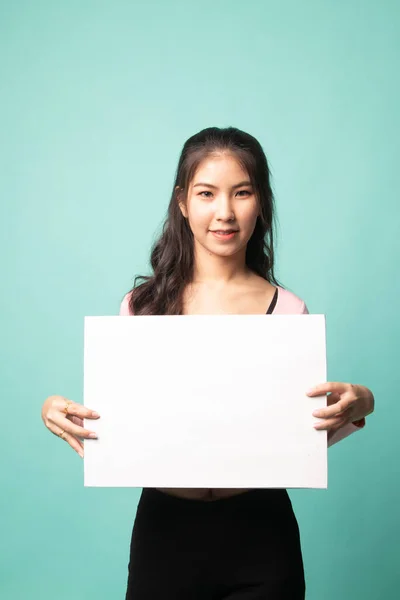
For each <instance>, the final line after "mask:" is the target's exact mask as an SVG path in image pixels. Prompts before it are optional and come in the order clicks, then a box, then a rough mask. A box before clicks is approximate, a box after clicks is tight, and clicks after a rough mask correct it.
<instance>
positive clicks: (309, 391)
mask: <svg viewBox="0 0 400 600" xmlns="http://www.w3.org/2000/svg"><path fill="white" fill-rule="evenodd" d="M313 391H314V390H313V389H312V388H310V389H309V390H307V391H306V394H312V393H313Z"/></svg>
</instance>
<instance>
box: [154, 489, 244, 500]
mask: <svg viewBox="0 0 400 600" xmlns="http://www.w3.org/2000/svg"><path fill="white" fill-rule="evenodd" d="M157 489H158V490H159V491H160V492H164V493H165V494H170V495H171V496H178V497H179V498H186V499H187V500H204V502H210V501H212V500H219V499H221V498H230V497H231V496H237V495H238V494H243V493H244V492H247V491H248V490H247V489H244V488H240V489H238V488H233V489H231V488H221V489H218V488H214V489H208V488H157Z"/></svg>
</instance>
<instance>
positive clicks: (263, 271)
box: [129, 127, 282, 315]
mask: <svg viewBox="0 0 400 600" xmlns="http://www.w3.org/2000/svg"><path fill="white" fill-rule="evenodd" d="M221 151H225V152H229V153H230V154H232V155H233V156H235V158H236V159H237V160H238V161H239V163H240V165H241V166H242V168H243V169H244V170H245V171H246V172H247V173H248V175H249V178H250V181H251V183H252V185H253V188H254V190H255V193H256V196H257V198H258V202H259V205H260V216H259V217H258V218H257V221H256V225H255V228H254V231H253V234H252V236H251V238H250V240H249V241H248V244H247V248H246V264H247V266H248V268H249V269H251V270H252V271H254V273H257V274H258V275H260V276H261V277H263V278H264V279H266V280H267V281H269V282H270V283H272V284H275V285H278V286H280V284H279V282H278V281H277V280H276V278H275V276H274V228H275V209H274V196H273V193H272V189H271V184H270V170H269V166H268V162H267V158H266V156H265V154H264V151H263V149H262V147H261V145H260V143H259V142H258V141H257V140H256V138H254V137H253V136H252V135H250V134H248V133H245V132H244V131H241V130H240V129H237V128H236V127H226V128H219V127H208V128H206V129H203V130H202V131H199V133H196V134H195V135H193V136H192V137H190V138H189V139H188V140H187V141H186V142H185V144H184V146H183V149H182V152H181V155H180V158H179V162H178V167H177V170H176V176H175V183H174V187H173V191H172V194H171V199H170V202H169V206H168V213H167V217H166V219H165V222H164V225H163V228H162V233H161V236H160V237H159V239H158V240H157V241H156V242H155V244H154V245H153V248H152V251H151V258H150V262H151V267H152V269H153V274H152V275H150V276H144V275H139V276H137V277H135V281H134V287H133V289H132V290H131V292H132V293H131V294H130V299H129V310H130V313H131V314H135V315H179V314H182V306H183V292H184V290H185V288H186V286H187V285H188V284H189V283H191V282H192V279H193V263H194V243H193V234H192V231H191V229H190V226H189V224H188V221H187V219H185V217H184V216H183V215H182V212H181V210H180V208H179V203H180V202H182V201H183V202H184V199H185V196H186V194H187V190H188V187H189V184H190V182H191V181H192V178H193V176H194V174H195V172H196V169H197V168H198V166H199V165H200V163H201V161H203V160H204V159H205V158H207V157H209V156H210V155H212V154H214V153H218V152H221ZM281 287H282V286H281Z"/></svg>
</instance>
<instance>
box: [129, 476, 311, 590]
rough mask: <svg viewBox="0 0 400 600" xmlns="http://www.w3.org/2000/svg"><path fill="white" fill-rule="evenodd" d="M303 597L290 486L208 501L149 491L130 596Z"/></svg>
mask: <svg viewBox="0 0 400 600" xmlns="http://www.w3.org/2000/svg"><path fill="white" fill-rule="evenodd" d="M304 597H305V581H304V571H303V560H302V555H301V547H300V536H299V529H298V525H297V520H296V517H295V515H294V513H293V510H292V505H291V502H290V498H289V496H288V494H287V492H286V490H264V489H254V490H250V491H248V492H243V493H241V494H239V495H236V496H231V497H230V498H224V499H220V500H213V501H203V500H188V499H184V498H177V497H175V496H171V495H168V494H166V493H164V492H161V491H158V490H156V489H154V488H145V489H143V491H142V494H141V497H140V501H139V505H138V509H137V513H136V519H135V523H134V527H133V533H132V542H131V551H130V561H129V577H128V589H127V594H126V599H127V600H128V599H129V600H131V599H133V600H170V599H171V600H202V599H204V600H211V599H223V598H224V599H225V598H226V599H229V600H236V599H237V600H239V599H240V600H245V599H246V600H250V599H251V600H256V599H260V600H261V599H265V600H266V599H268V600H303V599H304Z"/></svg>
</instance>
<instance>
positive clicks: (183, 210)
mask: <svg viewBox="0 0 400 600" xmlns="http://www.w3.org/2000/svg"><path fill="white" fill-rule="evenodd" d="M175 193H176V197H177V200H178V205H179V208H180V209H181V213H182V214H183V216H184V217H185V219H187V216H188V214H187V210H186V203H185V198H184V193H183V189H182V188H180V187H179V185H177V186H176V188H175Z"/></svg>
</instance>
